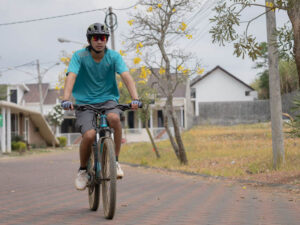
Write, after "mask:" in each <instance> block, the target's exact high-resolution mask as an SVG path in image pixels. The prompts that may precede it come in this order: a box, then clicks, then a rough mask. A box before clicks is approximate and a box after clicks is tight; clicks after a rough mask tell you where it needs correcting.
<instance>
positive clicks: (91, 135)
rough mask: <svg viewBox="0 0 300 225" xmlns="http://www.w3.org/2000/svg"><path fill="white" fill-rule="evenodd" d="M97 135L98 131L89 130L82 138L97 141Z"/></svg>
mask: <svg viewBox="0 0 300 225" xmlns="http://www.w3.org/2000/svg"><path fill="white" fill-rule="evenodd" d="M95 137H96V131H95V130H88V131H86V132H85V133H84V134H83V137H82V138H83V139H84V140H86V141H88V142H93V141H95Z"/></svg>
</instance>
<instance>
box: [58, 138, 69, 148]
mask: <svg viewBox="0 0 300 225" xmlns="http://www.w3.org/2000/svg"><path fill="white" fill-rule="evenodd" d="M57 139H58V140H59V146H60V147H66V145H67V138H66V137H63V136H61V137H58V138H57Z"/></svg>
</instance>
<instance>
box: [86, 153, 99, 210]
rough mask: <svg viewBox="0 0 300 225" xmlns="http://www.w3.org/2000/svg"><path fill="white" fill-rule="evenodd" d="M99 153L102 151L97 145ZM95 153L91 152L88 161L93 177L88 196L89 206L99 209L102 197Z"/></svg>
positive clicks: (90, 173) (91, 208) (89, 171)
mask: <svg viewBox="0 0 300 225" xmlns="http://www.w3.org/2000/svg"><path fill="white" fill-rule="evenodd" d="M96 151H98V154H99V152H100V149H99V148H98V147H97V150H96ZM95 157H96V156H95V154H94V152H93V149H92V152H91V155H90V158H89V161H88V173H89V176H90V177H91V180H90V183H89V185H88V197H89V206H90V210H92V211H97V209H98V207H99V203H100V201H99V199H100V184H99V183H97V182H96V181H95V162H97V161H98V159H96V158H95Z"/></svg>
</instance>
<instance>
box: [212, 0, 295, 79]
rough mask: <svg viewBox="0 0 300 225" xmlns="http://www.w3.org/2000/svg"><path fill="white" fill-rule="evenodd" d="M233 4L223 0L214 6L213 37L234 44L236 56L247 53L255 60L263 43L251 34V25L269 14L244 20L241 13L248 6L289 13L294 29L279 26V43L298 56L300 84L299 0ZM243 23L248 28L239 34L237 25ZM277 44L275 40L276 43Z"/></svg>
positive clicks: (234, 1) (245, 0)
mask: <svg viewBox="0 0 300 225" xmlns="http://www.w3.org/2000/svg"><path fill="white" fill-rule="evenodd" d="M229 2H232V4H231V5H229V6H228V5H227V3H226V2H224V1H220V2H219V4H218V5H217V6H216V7H215V8H214V10H215V11H216V14H217V15H215V16H214V17H213V18H211V19H210V20H211V21H212V22H213V23H214V26H213V27H212V29H211V30H210V33H211V34H212V37H213V42H217V43H219V44H220V45H225V43H226V42H227V43H233V46H234V48H235V50H234V54H235V55H236V56H237V57H240V56H242V57H243V58H244V57H245V55H248V56H249V57H250V58H251V59H252V60H255V59H257V57H258V56H259V54H260V46H259V44H258V43H257V41H256V38H255V37H254V36H253V35H250V34H248V28H249V26H250V24H251V23H252V22H253V21H255V20H256V19H258V18H259V17H261V16H263V15H265V14H266V12H263V13H261V14H259V15H257V16H255V17H254V18H252V19H250V20H249V21H245V22H241V20H240V17H241V14H242V12H243V11H244V10H245V9H247V8H249V7H264V8H266V9H267V10H266V11H267V12H268V11H272V10H273V11H276V10H284V11H286V12H287V14H288V16H289V19H290V22H291V26H292V27H291V28H289V26H287V25H284V26H283V27H282V28H279V29H277V32H276V35H277V36H278V38H279V40H278V43H277V44H278V46H279V47H281V48H282V49H284V50H285V51H289V50H292V51H291V52H292V55H293V56H294V58H295V62H296V65H297V73H298V83H299V84H300V1H299V0H274V1H273V0H272V1H271V0H270V1H266V4H259V3H256V2H257V1H256V0H229ZM242 23H246V24H247V25H246V29H245V31H244V33H243V34H242V35H239V34H238V33H237V31H236V28H237V27H239V26H240V25H241V24H242ZM273 44H275V43H273Z"/></svg>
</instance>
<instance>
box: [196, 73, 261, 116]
mask: <svg viewBox="0 0 300 225" xmlns="http://www.w3.org/2000/svg"><path fill="white" fill-rule="evenodd" d="M192 88H195V90H196V99H195V101H196V108H195V110H196V113H195V114H196V115H198V114H199V110H198V107H199V106H198V103H199V102H226V101H253V100H254V99H256V98H257V93H256V92H255V91H254V92H253V91H252V90H251V89H250V88H248V87H247V86H245V85H244V84H242V83H241V82H239V81H237V80H236V79H234V78H233V77H231V76H229V75H228V74H227V73H225V72H224V71H222V70H221V69H219V68H218V69H216V70H215V71H213V72H212V73H211V74H209V75H208V76H207V77H205V78H204V79H203V80H201V81H199V82H198V83H196V84H194V85H193V86H192ZM246 91H251V93H250V94H249V96H246V95H245V92H246Z"/></svg>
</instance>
